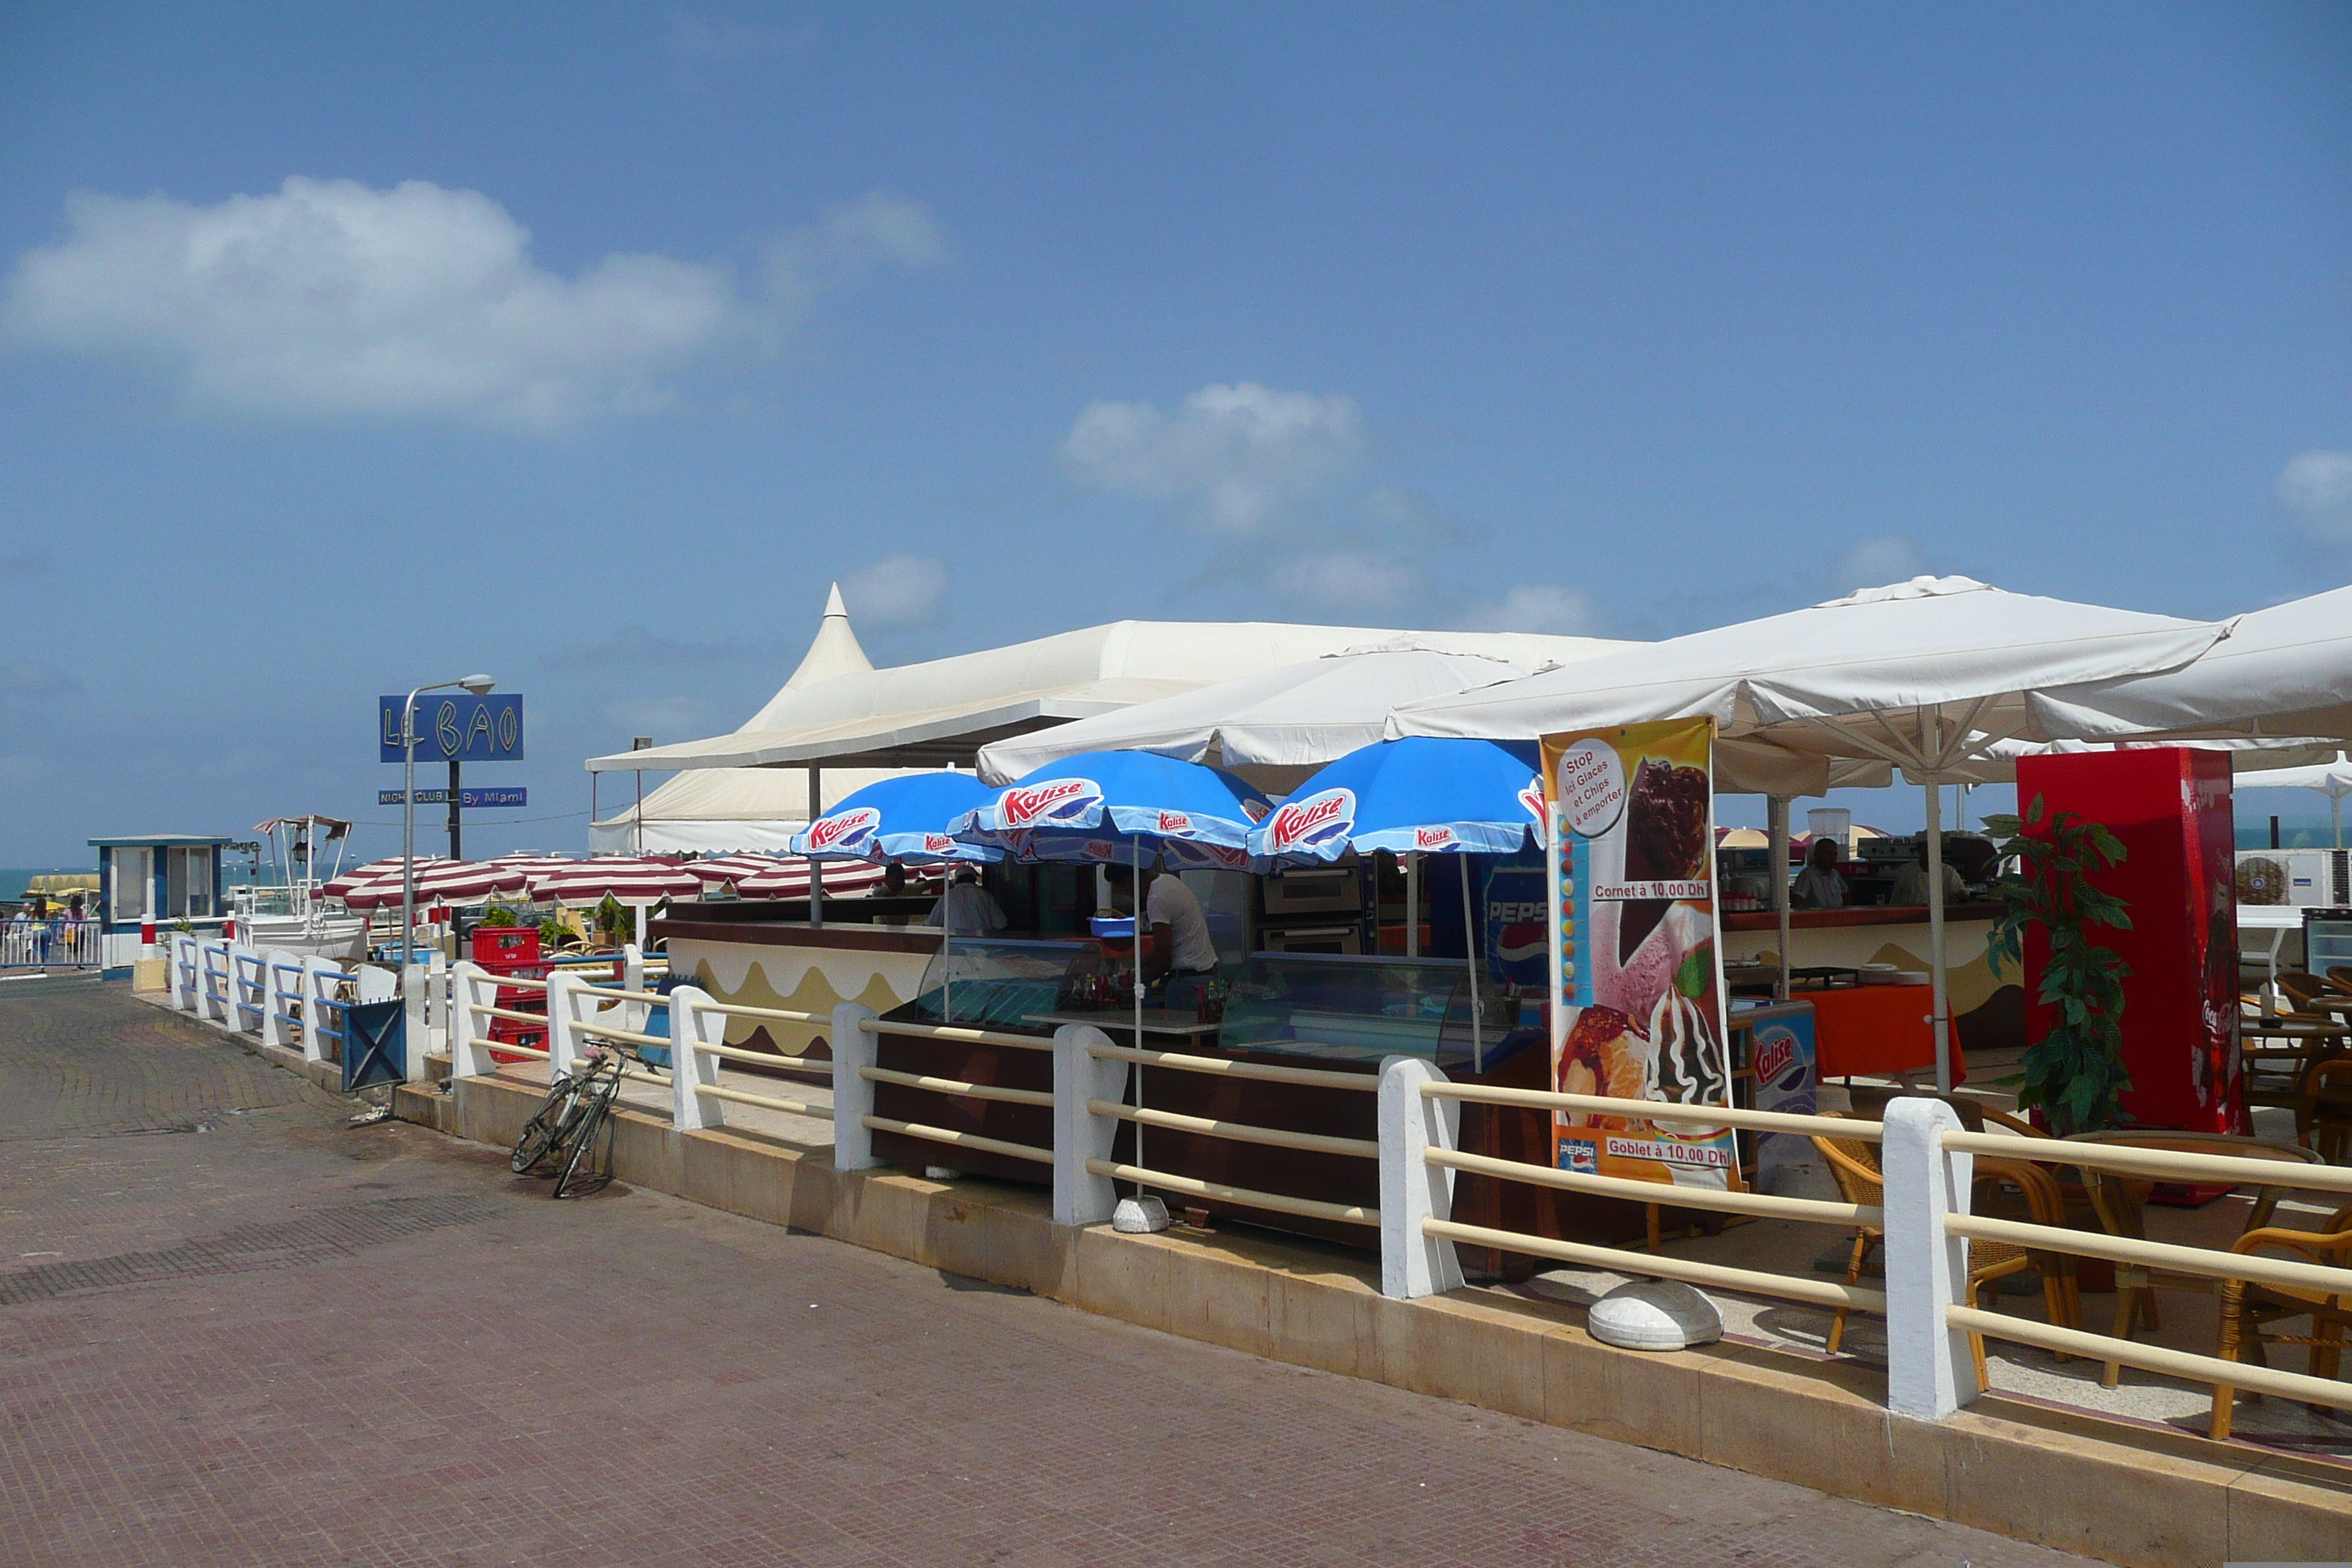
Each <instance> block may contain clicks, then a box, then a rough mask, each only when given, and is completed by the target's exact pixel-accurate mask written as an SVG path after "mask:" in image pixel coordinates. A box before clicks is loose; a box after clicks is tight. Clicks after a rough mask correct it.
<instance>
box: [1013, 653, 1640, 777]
mask: <svg viewBox="0 0 2352 1568" xmlns="http://www.w3.org/2000/svg"><path fill="white" fill-rule="evenodd" d="M1445 640H1446V639H1444V637H1437V636H1432V635H1428V634H1415V635H1413V636H1412V637H1399V638H1397V639H1395V640H1394V641H1392V642H1390V643H1386V644H1382V645H1381V646H1379V647H1365V648H1349V649H1348V650H1347V651H1346V652H1344V653H1337V654H1326V655H1324V656H1323V657H1322V658H1313V659H1307V660H1304V661H1302V662H1300V663H1297V664H1286V665H1281V666H1277V667H1276V668H1273V669H1267V670H1262V671H1259V672H1257V673H1255V674H1251V675H1244V676H1243V677H1241V678H1240V679H1235V680H1221V681H1219V682H1217V683H1216V684H1215V685H1213V686H1203V687H1201V688H1199V689H1195V690H1192V691H1187V692H1183V693H1181V694H1180V695H1177V696H1174V697H1162V698H1160V699H1159V700H1156V701H1152V702H1139V703H1137V704H1136V705H1135V706H1134V707H1132V708H1123V709H1120V710H1118V711H1117V712H1113V713H1099V714H1097V715H1096V716H1095V717H1093V718H1091V719H1078V720H1074V721H1071V722H1070V723H1067V724H1057V725H1055V727H1054V728H1053V729H1050V730H1040V731H1037V732H1036V733H1034V734H1030V735H1021V736H1016V737H1014V738H1013V739H1011V740H1005V741H997V742H992V743H990V744H989V745H986V746H983V747H982V748H981V752H980V776H981V777H982V779H984V780H986V781H987V782H988V783H990V784H1009V783H1011V782H1012V781H1013V780H1014V779H1017V778H1020V777H1021V776H1022V775H1024V773H1030V772H1032V771H1034V770H1035V769H1037V768H1041V767H1044V766H1045V764H1046V763H1055V762H1059V761H1060V760H1061V759H1062V758H1064V757H1068V756H1076V754H1077V753H1079V752H1158V753H1160V755H1162V756H1169V757H1176V758H1179V759H1181V761H1184V762H1188V763H1200V762H1213V763H1215V764H1216V765H1218V766H1220V767H1224V768H1229V769H1233V770H1234V771H1236V772H1239V773H1242V775H1243V776H1244V778H1247V779H1248V780H1249V781H1250V782H1251V783H1252V784H1256V785H1258V786H1259V787H1260V788H1262V789H1264V788H1273V789H1289V788H1292V787H1295V786H1296V785H1297V784H1298V782H1299V780H1300V779H1302V778H1304V777H1305V776H1306V774H1307V773H1309V772H1311V771H1312V770H1314V769H1315V768H1318V767H1320V766H1322V765H1323V764H1324V763H1329V762H1334V761H1337V760H1338V759H1339V758H1340V757H1343V756H1346V755H1347V754H1348V753H1349V752H1352V751H1355V750H1357V749H1359V748H1360V747H1363V746H1368V745H1370V744H1371V743H1372V742H1375V741H1378V740H1379V739H1380V738H1381V727H1382V726H1383V725H1384V724H1385V723H1386V722H1387V721H1388V714H1389V710H1390V709H1391V708H1393V707H1395V706H1396V705H1397V704H1398V703H1399V702H1404V701H1411V700H1414V699H1417V698H1423V697H1436V696H1442V695H1444V694H1446V693H1450V692H1458V691H1466V690H1469V689H1473V688H1475V687H1481V686H1491V685H1493V684H1494V683H1495V682H1496V681H1498V680H1516V679H1519V678H1520V677H1523V676H1527V675H1530V674H1533V673H1534V668H1535V667H1533V666H1528V665H1522V664H1515V663H1508V662H1506V661H1504V660H1502V659H1498V658H1493V657H1491V656H1489V655H1486V654H1483V653H1464V652H1460V651H1456V650H1454V649H1453V648H1450V647H1446V646H1445ZM1559 640H1560V641H1561V642H1562V643H1563V644H1569V645H1574V646H1570V647H1563V648H1562V649H1561V650H1560V651H1561V652H1562V653H1564V654H1567V655H1568V656H1569V657H1570V658H1577V657H1584V658H1590V657H1591V655H1592V654H1593V653H1595V652H1600V651H1602V650H1605V649H1607V648H1610V647H1617V646H1620V645H1617V644H1613V643H1600V644H1591V643H1589V642H1588V640H1587V639H1584V638H1578V637H1563V638H1560V639H1559ZM1547 662H1564V661H1563V660H1551V661H1547Z"/></svg>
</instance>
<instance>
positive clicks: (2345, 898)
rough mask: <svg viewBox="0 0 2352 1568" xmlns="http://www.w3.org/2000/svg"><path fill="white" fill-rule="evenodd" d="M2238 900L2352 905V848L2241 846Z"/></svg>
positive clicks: (2245, 902)
mask: <svg viewBox="0 0 2352 1568" xmlns="http://www.w3.org/2000/svg"><path fill="white" fill-rule="evenodd" d="M2238 902H2239V903H2241V904H2255V905H2262V904H2269V905H2279V904H2288V905H2295V906H2305V905H2316V906H2318V907H2320V908H2322V909H2343V908H2346V907H2347V906H2352V849H2241V850H2239V851H2238Z"/></svg>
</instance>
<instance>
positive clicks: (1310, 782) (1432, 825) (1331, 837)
mask: <svg viewBox="0 0 2352 1568" xmlns="http://www.w3.org/2000/svg"><path fill="white" fill-rule="evenodd" d="M1539 766H1540V763H1539V762H1538V757H1537V754H1536V747H1535V746H1534V745H1532V744H1529V743H1526V742H1511V741H1456V740H1445V739H1438V738H1434V737H1431V736H1414V737H1411V738H1409V739H1406V740H1402V741H1377V742H1373V743H1372V744H1371V745H1369V746H1364V747H1360V748H1359V749H1358V750H1356V751H1352V752H1349V753H1348V754H1347V755H1346V756H1344V757H1341V758H1340V759H1339V761H1338V762H1336V763H1331V764H1330V765H1328V767H1324V768H1321V769H1319V770H1318V771H1317V772H1316V773H1314V775H1313V776H1311V777H1310V778H1308V779H1307V782H1306V783H1305V784H1300V785H1299V786H1298V788H1297V791H1296V792H1295V793H1293V794H1292V795H1291V796H1290V798H1289V799H1287V800H1286V801H1284V802H1283V804H1282V805H1281V806H1280V807H1278V808H1277V809H1276V811H1274V812H1273V813H1272V814H1271V815H1270V816H1267V817H1266V819H1265V821H1264V822H1262V823H1260V824H1259V825H1258V826H1257V827H1256V829H1255V831H1254V832H1252V833H1251V835H1250V842H1249V849H1250V853H1251V854H1253V855H1255V856H1258V857H1260V858H1265V859H1271V860H1282V861H1286V862H1288V863H1291V864H1294V865H1296V864H1304V863H1307V862H1312V861H1318V860H1320V861H1325V862H1328V861H1332V860H1337V859H1338V858H1339V857H1340V856H1342V855H1344V854H1346V853H1347V852H1348V851H1349V850H1350V849H1353V850H1354V851H1356V852H1357V853H1358V854H1360V855H1369V854H1370V853H1371V852H1372V851H1373V850H1375V849H1385V850H1387V851H1389V852H1390V853H1391V854H1392V855H1416V854H1422V855H1425V854H1441V855H1443V854H1475V855H1512V854H1517V852H1518V851H1519V850H1520V849H1521V848H1523V847H1526V845H1527V844H1528V840H1529V837H1530V836H1531V835H1534V836H1537V838H1536V841H1537V842H1538V843H1540V842H1541V838H1540V835H1541V833H1542V831H1543V828H1542V823H1543V781H1542V779H1541V778H1540V777H1539V776H1538V768H1539Z"/></svg>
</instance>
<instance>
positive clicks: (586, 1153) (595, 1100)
mask: <svg viewBox="0 0 2352 1568" xmlns="http://www.w3.org/2000/svg"><path fill="white" fill-rule="evenodd" d="M620 1097H621V1080H620V1079H619V1077H618V1076H617V1075H615V1076H614V1077H613V1078H610V1079H605V1080H604V1082H603V1083H601V1084H600V1085H598V1086H597V1089H596V1091H595V1092H594V1093H593V1094H591V1095H590V1096H589V1097H588V1098H587V1099H586V1100H585V1101H584V1102H583V1106H582V1110H581V1112H580V1114H579V1116H578V1117H576V1118H574V1119H573V1122H572V1131H571V1143H572V1146H571V1148H570V1149H568V1150H566V1151H565V1152H564V1157H563V1169H562V1171H560V1172H558V1173H557V1174H556V1177H555V1191H554V1192H553V1193H551V1194H549V1195H550V1196H551V1197H559V1198H572V1197H580V1196H583V1195H584V1194H589V1193H593V1192H595V1191H596V1190H597V1189H599V1188H601V1187H603V1186H604V1184H606V1183H608V1182H610V1181H611V1180H612V1179H613V1162H612V1158H611V1153H612V1126H613V1102H614V1100H618V1099H619V1098H620ZM600 1146H601V1147H602V1148H603V1151H604V1152H603V1153H602V1154H600V1153H599V1152H598V1149H599V1147H600Z"/></svg>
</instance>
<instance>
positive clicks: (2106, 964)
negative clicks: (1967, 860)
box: [1985, 795, 2131, 1138]
mask: <svg viewBox="0 0 2352 1568" xmlns="http://www.w3.org/2000/svg"><path fill="white" fill-rule="evenodd" d="M2045 816H2047V818H2048V820H2047V821H2046V822H2045V821H2044V817H2045ZM1985 830H1986V832H1988V833H1989V834H1990V835H1991V836H1992V837H1994V838H1995V839H1996V840H1997V841H1998V843H1999V847H2000V855H2001V863H2002V866H2003V869H2002V871H2001V873H2000V875H1999V876H1998V877H1996V878H1995V879H1993V884H1992V897H1993V899H1994V900H1995V901H1996V902H1998V903H1999V904H2000V906H2001V913H2000V917H1999V918H1998V919H1997V920H1995V921H1993V927H1992V936H1991V938H1990V942H1988V943H1987V945H1986V953H1985V956H1986V959H1987V961H1988V962H1989V963H1990V965H1991V967H1992V972H1993V975H1994V977H1995V978H1996V979H1998V978H1999V977H2000V973H2001V968H2002V965H2003V964H2005V963H2007V964H2016V965H2017V966H2018V967H2019V968H2020V970H2021V971H2022V968H2023V963H2024V943H2025V932H2026V928H2027V927H2029V926H2032V925H2035V924H2039V925H2040V926H2041V927H2042V930H2043V931H2044V932H2046V933H2047V936H2048V939H2049V942H2048V956H2047V957H2046V959H2045V960H2044V961H2043V963H2042V984H2041V986H2040V988H2039V990H2038V992H2037V994H2036V997H2035V1000H2037V1001H2038V1002H2040V1003H2042V1005H2044V1006H2046V1007H2048V1008H2049V1009H2050V1014H2049V1017H2050V1020H2051V1023H2050V1027H2049V1028H2048V1029H2047V1030H2046V1031H2045V1032H2044V1033H2043V1034H2042V1037H2041V1038H2040V1039H2030V1040H2028V1041H2027V1042H2026V1047H2025V1060H2024V1063H2023V1068H2024V1071H2023V1074H2022V1078H2021V1088H2020V1089H2019V1090H2018V1095H2017V1103H2018V1106H2019V1108H2020V1109H2021V1110H2032V1109H2035V1108H2039V1109H2040V1110H2041V1111H2042V1114H2043V1115H2044V1116H2045V1117H2046V1118H2047V1119H2048V1120H2049V1122H2050V1126H2051V1130H2052V1131H2054V1132H2056V1133H2057V1134H2058V1135H2059V1136H2060V1137H2062V1138H2063V1137H2065V1136H2067V1135H2068V1134H2070V1133H2074V1132H2092V1131H2099V1130H2101V1129H2103V1128H2109V1127H2114V1126H2117V1125H2119V1124H2120V1123H2121V1122H2122V1121H2124V1114H2123V1106H2122V1103H2121V1097H2122V1095H2123V1092H2124V1090H2126V1089H2129V1088H2131V1075H2130V1074H2129V1073H2128V1072H2127V1071H2126V1070H2125V1068H2124V1030H2123V1016H2124V982H2125V980H2126V979H2128V978H2129V977H2130V975H2131V966H2130V965H2128V964H2126V963H2125V962H2124V961H2123V958H2122V956H2121V955H2120V954H2118V953H2116V951H2115V950H2114V949H2112V948H2106V947H2101V946H2100V945H2098V943H2097V942H2095V941H2094V940H2093V936H2092V932H2093V931H2094V929H2095V928H2099V927H2104V928H2105V929H2106V930H2109V931H2129V930H2130V929H2131V914H2130V911H2129V910H2127V909H2126V906H2125V904H2124V901H2123V900H2121V899H2118V898H2116V896H2115V895H2114V894H2112V893H2108V892H2105V891H2102V890H2101V889H2098V888H2096V887H2094V886H2093V885H2092V882H2091V878H2092V876H2093V874H2094V873H2095V872H2097V871H2103V870H2105V869H2106V868H2109V867H2111V866H2116V865H2120V864H2121V863H2122V862H2123V859H2124V846H2123V841H2122V840H2121V839H2119V838H2117V837H2116V836H2115V835H2114V834H2113V833H2110V832H2109V831H2108V830H2107V829H2106V828H2105V826H2102V825H2100V824H2098V823H2095V822H2089V821H2085V820H2084V818H2083V817H2081V816H2077V815H2076V814H2075V813H2074V812H2071V811H2061V812H2057V813H2054V814H2052V813H2047V812H2045V809H2044V806H2043V802H2042V796H2040V795H2035V796H2034V797H2033V799H2032V801H2031V802H2030V803H2029V804H2028V805H2027V806H2026V808H2025V812H2024V815H2023V816H2021V817H2020V816H2006V815H2003V816H1988V817H1986V818H1985ZM2012 867H2013V869H2012Z"/></svg>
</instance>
